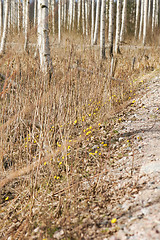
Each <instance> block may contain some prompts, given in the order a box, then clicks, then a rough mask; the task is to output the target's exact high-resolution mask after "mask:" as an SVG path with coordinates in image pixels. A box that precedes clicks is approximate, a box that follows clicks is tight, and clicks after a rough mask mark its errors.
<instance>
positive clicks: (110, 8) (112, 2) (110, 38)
mask: <svg viewBox="0 0 160 240" xmlns="http://www.w3.org/2000/svg"><path fill="white" fill-rule="evenodd" d="M113 9H114V0H110V4H109V29H108V42H109V52H110V56H112V55H113V24H114V15H113Z"/></svg>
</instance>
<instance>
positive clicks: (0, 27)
mask: <svg viewBox="0 0 160 240" xmlns="http://www.w3.org/2000/svg"><path fill="white" fill-rule="evenodd" d="M2 26H3V15H2V0H0V36H1V34H2Z"/></svg>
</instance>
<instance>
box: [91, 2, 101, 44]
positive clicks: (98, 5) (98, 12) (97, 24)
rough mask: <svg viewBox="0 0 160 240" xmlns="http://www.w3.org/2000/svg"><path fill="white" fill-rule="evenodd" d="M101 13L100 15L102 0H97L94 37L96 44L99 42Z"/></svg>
mask: <svg viewBox="0 0 160 240" xmlns="http://www.w3.org/2000/svg"><path fill="white" fill-rule="evenodd" d="M99 15H100V0H97V6H96V19H95V30H94V39H93V44H94V45H96V44H97V40H98V29H99Z"/></svg>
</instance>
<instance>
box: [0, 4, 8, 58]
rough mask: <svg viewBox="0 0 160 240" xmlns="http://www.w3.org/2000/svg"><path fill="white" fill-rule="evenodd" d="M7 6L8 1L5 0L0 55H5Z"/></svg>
mask: <svg viewBox="0 0 160 240" xmlns="http://www.w3.org/2000/svg"><path fill="white" fill-rule="evenodd" d="M9 4H10V0H6V2H5V18H4V28H3V33H2V39H1V47H0V55H2V54H4V53H5V46H6V40H7V33H8V17H9Z"/></svg>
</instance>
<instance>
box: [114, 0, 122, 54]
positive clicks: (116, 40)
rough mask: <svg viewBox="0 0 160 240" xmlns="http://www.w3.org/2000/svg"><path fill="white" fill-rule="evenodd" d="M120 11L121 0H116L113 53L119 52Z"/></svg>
mask: <svg viewBox="0 0 160 240" xmlns="http://www.w3.org/2000/svg"><path fill="white" fill-rule="evenodd" d="M120 12H121V0H117V15H116V39H115V53H120V50H119V40H120V27H121V18H120V17H121V14H120Z"/></svg>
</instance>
